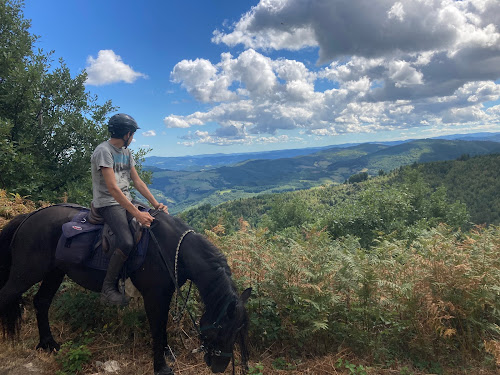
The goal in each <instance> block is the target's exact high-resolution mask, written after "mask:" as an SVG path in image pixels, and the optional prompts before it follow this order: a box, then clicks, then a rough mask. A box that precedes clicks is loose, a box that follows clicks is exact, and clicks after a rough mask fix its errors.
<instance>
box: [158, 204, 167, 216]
mask: <svg viewBox="0 0 500 375" xmlns="http://www.w3.org/2000/svg"><path fill="white" fill-rule="evenodd" d="M155 208H156V209H157V210H158V211H163V212H165V213H166V214H168V207H167V206H166V205H164V204H163V203H158V206H156V207H155Z"/></svg>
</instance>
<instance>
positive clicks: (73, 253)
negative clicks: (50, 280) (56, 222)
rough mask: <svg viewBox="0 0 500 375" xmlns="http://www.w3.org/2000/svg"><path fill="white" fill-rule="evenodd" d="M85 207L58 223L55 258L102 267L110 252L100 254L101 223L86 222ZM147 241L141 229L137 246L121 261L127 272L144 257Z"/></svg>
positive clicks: (92, 266)
mask: <svg viewBox="0 0 500 375" xmlns="http://www.w3.org/2000/svg"><path fill="white" fill-rule="evenodd" d="M89 212H90V211H89V210H88V209H84V210H82V211H80V212H79V213H78V214H76V215H75V216H74V217H73V219H72V220H71V221H69V222H67V223H65V224H63V226H62V234H61V237H60V238H59V242H58V244H57V249H56V254H55V258H56V260H57V261H61V262H66V263H73V264H82V265H84V266H86V267H89V268H93V269H98V270H103V271H104V270H106V269H107V268H108V264H109V259H110V257H111V255H112V254H111V251H109V252H107V253H104V252H103V250H102V246H101V245H99V246H97V247H96V244H97V243H98V242H99V240H100V237H101V233H102V228H103V225H95V224H90V223H88V222H87V216H88V214H89ZM148 244H149V232H148V231H146V230H144V231H143V235H142V238H141V240H140V241H139V243H138V244H137V247H136V248H135V249H134V250H133V251H132V253H131V254H130V256H129V259H128V260H127V262H126V263H125V265H126V267H127V272H129V273H130V272H134V271H136V270H137V269H138V268H139V267H140V266H141V265H142V263H144V258H145V257H146V253H147V248H148Z"/></svg>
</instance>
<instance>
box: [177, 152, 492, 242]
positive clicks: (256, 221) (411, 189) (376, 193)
mask: <svg viewBox="0 0 500 375" xmlns="http://www.w3.org/2000/svg"><path fill="white" fill-rule="evenodd" d="M499 189H500V155H498V154H493V155H483V156H477V157H472V158H471V157H469V156H468V155H463V156H462V157H460V158H459V160H450V161H441V162H432V163H420V164H413V165H411V166H406V167H402V168H398V169H396V170H394V171H393V172H392V173H390V174H387V175H385V176H380V177H374V178H371V179H370V180H369V181H366V182H364V183H359V184H342V185H332V186H327V187H319V188H314V189H311V190H305V191H299V192H290V193H283V194H265V195H261V196H258V197H253V198H249V199H239V200H236V201H232V202H227V203H224V204H221V205H219V206H216V207H213V206H210V205H202V206H200V207H199V208H197V209H192V210H188V211H186V212H183V213H182V214H181V216H182V217H184V218H185V219H186V220H187V221H188V222H190V223H191V224H192V225H193V226H194V227H195V228H197V229H199V230H203V229H207V228H212V227H214V226H215V225H217V223H220V224H223V225H224V226H225V228H226V230H228V231H231V230H233V229H237V228H238V226H239V224H238V220H237V219H238V218H240V217H242V218H243V219H244V220H246V221H248V222H249V223H250V224H252V225H253V226H266V225H267V226H270V227H271V228H273V227H281V228H284V227H288V226H290V227H293V226H296V225H302V224H305V223H307V224H308V225H311V224H315V225H318V226H319V227H321V226H324V225H326V221H327V219H325V218H326V217H333V216H335V215H336V214H335V213H337V214H338V215H341V216H343V217H344V218H349V220H354V217H355V216H357V217H358V219H356V220H369V219H368V216H372V215H374V216H376V215H382V216H384V217H385V215H388V214H390V213H391V212H392V215H393V216H394V218H393V219H394V220H396V219H395V217H396V216H398V215H401V214H403V211H397V210H398V205H402V206H399V207H405V210H406V209H409V207H410V206H408V205H413V207H411V210H414V211H415V212H419V214H420V215H422V217H426V218H427V219H430V218H431V216H428V215H429V212H428V211H426V210H425V209H423V207H417V206H415V205H417V204H424V203H425V202H427V204H429V205H433V206H434V209H435V210H436V211H434V214H435V213H436V212H437V210H438V206H442V207H441V209H445V208H446V209H448V210H451V209H452V207H454V208H456V209H458V207H461V210H466V211H467V213H468V215H469V216H470V221H471V222H472V223H474V224H483V223H486V224H496V225H498V224H500V209H499V207H500V196H499V195H498V191H500V190H499ZM405 194H406V195H405ZM408 194H413V198H411V197H410V195H408ZM404 197H406V198H405V199H404ZM349 202H350V203H349ZM355 202H356V203H355ZM384 202H385V204H386V205H387V207H385V209H386V210H387V213H386V214H383V213H382V211H381V209H383V207H382V206H383V205H384ZM412 202H413V203H412ZM375 203H376V204H378V205H379V206H380V207H379V208H376V207H375V206H373V204H375ZM370 204H372V209H373V210H374V211H373V212H371V213H369V212H368V211H369V210H370ZM356 205H359V207H356ZM405 205H406V206H405ZM346 210H347V211H346ZM348 212H350V213H351V214H352V215H354V216H352V217H351V216H349V213H348ZM405 212H406V211H405ZM449 215H452V214H451V213H449ZM339 217H340V216H339ZM331 220H333V221H337V222H338V221H339V220H340V219H339V218H332V219H331ZM398 220H403V217H399V219H398ZM402 222H403V221H401V223H402ZM382 224H383V223H382V222H381V227H379V228H376V227H374V228H373V229H375V230H378V231H380V230H382V231H387V230H388V229H387V230H386V229H383V225H385V224H383V225H382ZM353 229H354V231H353V232H352V233H350V234H352V235H357V236H358V235H359V233H358V232H356V230H355V228H353Z"/></svg>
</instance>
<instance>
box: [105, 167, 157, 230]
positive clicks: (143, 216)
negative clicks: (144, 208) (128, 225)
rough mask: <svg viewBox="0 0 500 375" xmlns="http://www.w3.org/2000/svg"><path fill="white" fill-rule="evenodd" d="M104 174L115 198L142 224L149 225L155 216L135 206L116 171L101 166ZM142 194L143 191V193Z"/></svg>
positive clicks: (110, 191)
mask: <svg viewBox="0 0 500 375" xmlns="http://www.w3.org/2000/svg"><path fill="white" fill-rule="evenodd" d="M101 171H102V176H103V178H104V182H106V187H107V189H108V191H109V193H110V194H111V196H112V197H113V198H115V200H116V201H117V202H118V203H119V204H120V205H121V206H122V207H123V208H125V209H126V210H127V211H128V212H130V213H131V214H132V216H134V217H135V218H136V219H137V220H138V221H139V222H140V223H141V224H143V225H149V224H151V222H152V221H153V217H152V216H150V215H149V213H147V212H141V211H139V209H138V208H137V207H135V206H134V205H133V204H132V202H130V201H129V200H128V198H127V197H126V196H125V194H123V192H122V191H121V190H120V188H119V187H118V185H117V183H116V178H115V172H114V171H113V168H109V167H101ZM141 194H142V193H141Z"/></svg>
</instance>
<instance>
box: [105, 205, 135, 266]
mask: <svg viewBox="0 0 500 375" xmlns="http://www.w3.org/2000/svg"><path fill="white" fill-rule="evenodd" d="M99 214H100V215H101V216H102V217H103V218H104V221H105V222H106V223H108V225H109V226H110V228H111V230H112V231H113V233H114V234H115V236H116V247H117V248H118V249H120V250H121V251H122V252H123V254H125V255H126V256H129V254H130V252H131V251H132V249H133V248H134V238H133V237H132V233H131V232H130V228H129V226H128V218H129V217H130V218H131V215H130V214H129V213H128V212H127V210H126V209H125V208H123V207H122V206H120V205H114V206H107V207H101V208H99Z"/></svg>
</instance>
